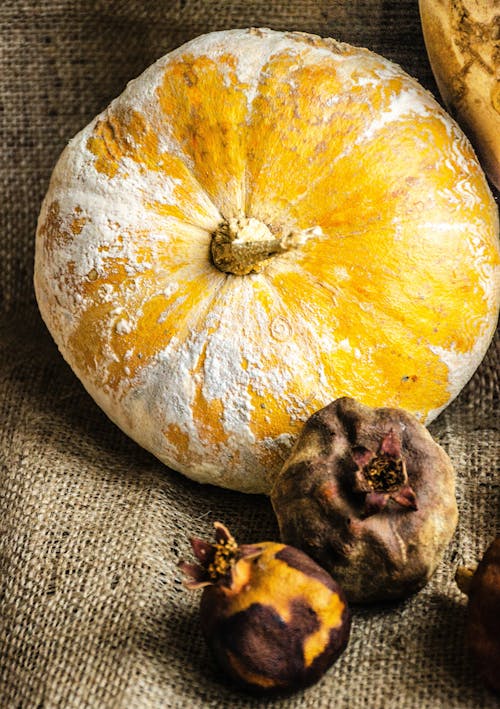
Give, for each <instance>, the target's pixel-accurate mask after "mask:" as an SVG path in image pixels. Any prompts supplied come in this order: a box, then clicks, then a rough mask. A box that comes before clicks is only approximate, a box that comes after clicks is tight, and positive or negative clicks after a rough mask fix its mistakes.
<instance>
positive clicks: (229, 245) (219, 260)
mask: <svg viewBox="0 0 500 709" xmlns="http://www.w3.org/2000/svg"><path fill="white" fill-rule="evenodd" d="M319 233H321V230H320V229H319V228H318V227H314V228H313V229H307V230H305V231H303V232H300V233H290V234H287V235H286V236H281V237H280V238H276V236H275V235H274V234H273V233H272V231H271V230H270V229H269V227H268V226H266V225H265V224H264V222H261V221H259V219H254V218H253V217H250V218H247V217H235V218H234V219H230V220H229V221H227V220H225V221H223V222H222V223H221V224H219V226H218V227H217V229H216V230H215V231H214V233H213V234H212V241H211V245H210V253H211V256H212V262H213V263H214V265H215V266H216V267H217V268H218V269H219V271H222V272H223V273H232V274H233V275H235V276H245V275H246V274H248V273H252V271H258V270H259V265H260V262H261V261H265V260H266V259H268V258H269V257H270V256H273V255H274V254H280V253H284V252H285V251H288V250H289V249H292V248H296V247H297V246H300V245H301V244H303V243H305V241H306V240H307V239H308V238H309V237H310V236H311V235H316V236H317V235H318V234H319Z"/></svg>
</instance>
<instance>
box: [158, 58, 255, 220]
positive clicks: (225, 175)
mask: <svg viewBox="0 0 500 709" xmlns="http://www.w3.org/2000/svg"><path fill="white" fill-rule="evenodd" d="M235 61H236V60H235V58H234V56H232V55H231V54H221V55H220V56H218V57H217V61H215V60H214V59H211V58H209V57H207V56H193V55H189V54H184V55H183V56H182V57H181V58H180V59H179V60H176V61H172V62H169V64H168V65H167V66H166V68H165V72H164V76H163V82H162V84H161V86H160V87H159V89H158V100H159V104H160V107H161V109H162V111H163V114H164V115H165V116H168V117H170V116H173V115H174V116H175V117H176V119H175V122H173V123H172V126H171V128H172V132H173V135H174V137H175V139H176V141H177V142H178V143H179V144H180V145H181V146H182V148H183V150H184V152H185V154H186V155H187V157H188V159H189V160H190V161H191V162H192V172H193V175H194V177H195V178H196V180H197V181H198V182H199V183H200V184H201V185H202V187H203V189H204V190H205V191H206V192H207V194H208V195H209V197H210V198H211V200H212V201H213V203H214V204H215V205H216V206H217V207H218V208H219V210H220V211H221V212H222V213H223V214H224V216H225V217H226V218H228V217H231V216H234V215H236V214H237V213H238V205H240V204H241V199H242V197H241V194H242V190H243V189H244V172H245V141H244V135H245V130H244V126H245V122H246V118H247V100H246V95H245V88H246V87H245V85H243V84H241V83H239V82H238V80H237V77H236V72H235Z"/></svg>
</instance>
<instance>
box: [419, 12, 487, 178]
mask: <svg viewBox="0 0 500 709" xmlns="http://www.w3.org/2000/svg"><path fill="white" fill-rule="evenodd" d="M419 9H420V18H421V21H422V30H423V34H424V39H425V46H426V48H427V54H428V55H429V61H430V64H431V67H432V70H433V72H434V77H435V79H436V83H437V85H438V88H439V92H440V94H441V96H442V97H443V100H444V102H445V104H446V106H447V107H448V109H449V111H450V112H451V114H452V115H453V116H455V117H456V119H457V121H458V123H459V124H460V125H461V126H462V128H463V130H464V131H465V133H466V134H467V136H468V137H469V138H470V139H471V141H472V143H473V145H474V147H475V148H476V150H477V152H478V155H479V158H480V160H481V165H482V166H483V167H484V169H485V171H486V173H487V175H488V176H489V178H490V180H491V182H492V183H493V184H494V185H495V187H496V188H497V189H498V190H500V44H499V41H498V40H499V27H500V2H499V1H498V0H490V1H489V2H488V0H482V1H478V0H458V1H457V0H419Z"/></svg>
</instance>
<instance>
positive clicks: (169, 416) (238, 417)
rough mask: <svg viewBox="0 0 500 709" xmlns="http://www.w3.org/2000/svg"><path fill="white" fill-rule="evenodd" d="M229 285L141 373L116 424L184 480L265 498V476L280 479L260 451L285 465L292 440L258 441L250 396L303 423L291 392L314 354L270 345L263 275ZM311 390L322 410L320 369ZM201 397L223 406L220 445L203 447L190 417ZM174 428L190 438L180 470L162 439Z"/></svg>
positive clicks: (289, 343)
mask: <svg viewBox="0 0 500 709" xmlns="http://www.w3.org/2000/svg"><path fill="white" fill-rule="evenodd" d="M227 278H228V281H229V282H230V285H231V287H230V288H228V287H227V286H228V283H226V292H225V293H224V294H223V295H222V296H221V297H220V298H219V300H218V301H217V302H216V303H215V304H212V306H211V309H210V311H209V312H208V313H207V315H206V317H205V318H204V319H203V322H200V323H199V324H198V325H197V326H196V327H195V328H193V329H192V331H191V334H190V336H189V337H188V338H187V339H186V340H185V341H180V340H178V339H177V338H173V339H172V341H171V342H170V343H169V345H168V346H167V347H166V348H164V349H163V350H162V351H161V352H159V354H158V355H157V358H156V359H155V361H154V362H153V363H151V364H150V365H148V366H147V367H145V368H144V370H143V371H142V373H141V375H140V377H139V378H138V379H137V381H136V382H135V385H134V389H133V390H132V391H131V392H130V393H129V394H127V395H126V396H125V398H124V399H123V400H122V402H121V406H122V408H123V410H124V411H125V412H126V415H125V418H123V416H122V415H121V414H120V412H119V411H118V412H117V414H116V418H117V419H118V421H119V424H120V425H122V427H126V428H128V429H129V430H130V427H131V431H132V435H133V437H134V439H135V440H138V441H140V443H141V444H142V445H143V446H144V447H145V448H148V449H149V450H152V451H154V452H155V455H157V456H158V457H159V458H161V459H162V460H164V462H166V463H167V464H168V465H170V466H172V467H175V468H176V469H179V470H181V471H182V472H183V473H184V474H186V475H188V476H189V477H192V478H194V479H196V480H198V481H200V482H211V483H216V484H219V485H223V486H227V487H235V488H237V489H240V490H247V491H250V492H262V491H265V490H268V489H269V477H270V474H271V475H272V474H275V473H276V472H277V471H276V470H272V471H269V470H267V469H266V468H265V467H264V466H263V464H262V462H261V457H262V454H263V451H267V452H269V451H272V452H273V454H274V457H275V458H276V459H277V460H278V461H280V460H281V461H282V460H283V459H284V457H285V456H286V452H287V451H288V449H289V447H290V446H291V444H292V442H293V436H292V435H291V434H283V433H279V434H277V435H276V436H275V437H273V436H266V437H265V438H264V439H263V440H260V441H259V440H257V439H256V436H255V434H254V432H253V430H252V423H253V420H254V416H255V412H254V406H253V404H252V397H251V392H252V391H253V392H255V393H256V394H258V395H261V396H262V397H263V398H264V400H265V399H266V398H267V397H268V396H269V395H270V394H272V396H273V398H275V399H276V400H277V401H278V402H279V403H280V405H281V406H282V407H283V408H284V409H285V410H286V411H287V412H288V415H289V417H290V420H292V421H293V420H305V419H306V418H308V416H309V415H310V414H311V413H312V411H311V409H310V408H308V406H307V404H306V403H305V402H304V401H303V400H302V399H301V398H300V397H297V396H296V395H295V394H294V393H293V391H289V389H290V382H291V380H292V377H293V376H294V375H295V374H296V373H297V371H301V372H304V376H307V373H308V372H310V369H311V365H310V362H308V361H307V358H308V357H310V352H311V350H310V348H307V347H306V348H304V347H303V346H302V344H303V341H302V340H300V341H297V340H295V339H294V338H292V337H290V338H289V339H287V340H286V341H279V340H278V341H277V340H276V339H275V338H273V335H272V323H273V321H274V319H275V318H274V317H270V316H269V313H268V312H266V310H265V309H264V308H263V307H262V306H260V305H259V304H258V302H257V301H256V299H255V293H254V284H256V283H258V284H260V285H262V279H261V277H260V276H252V277H249V278H244V279H242V278H239V277H233V276H229V277H227ZM235 308H238V315H237V320H236V321H235ZM283 310H284V312H286V310H285V309H283ZM313 344H314V343H313V341H312V340H311V346H312V345H313ZM318 359H319V357H318ZM270 362H275V364H274V365H271V364H270ZM200 363H202V366H201V368H200ZM313 384H314V389H315V393H316V394H317V395H319V396H320V397H321V400H322V401H324V402H325V403H327V402H328V401H329V400H330V399H331V398H332V392H331V391H330V390H329V389H328V386H327V382H326V381H325V378H324V374H323V376H322V368H321V367H317V371H316V373H315V377H314V382H313ZM200 391H201V394H202V396H203V398H204V399H205V401H207V402H212V401H217V402H220V403H221V405H222V415H221V420H220V422H219V423H220V424H221V425H222V427H223V429H224V433H225V441H224V442H221V443H220V444H218V445H216V444H210V443H208V442H207V439H206V436H205V435H204V426H205V423H204V422H203V421H200V420H196V419H195V418H194V410H195V400H196V397H197V396H198V392H200ZM127 422H128V423H127ZM207 425H208V426H210V423H209V422H207ZM171 426H175V427H176V429H178V430H180V431H181V432H182V433H183V434H185V436H187V437H188V440H189V443H188V446H189V452H190V456H191V458H192V462H191V463H189V464H185V463H183V461H182V455H181V454H180V452H179V451H177V450H175V447H174V445H173V444H172V442H171V440H169V437H168V435H167V436H166V437H165V435H164V434H163V432H167V431H168V430H169V427H171Z"/></svg>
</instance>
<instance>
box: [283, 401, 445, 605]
mask: <svg viewBox="0 0 500 709" xmlns="http://www.w3.org/2000/svg"><path fill="white" fill-rule="evenodd" d="M271 500H272V504H273V507H274V510H275V513H276V516H277V518H278V522H279V526H280V531H281V536H282V539H283V541H285V542H286V543H288V544H293V545H294V546H296V547H299V548H301V549H303V550H304V551H305V552H306V553H307V554H309V555H310V556H311V557H313V558H314V559H316V561H317V562H318V563H319V564H321V566H323V567H324V568H325V569H327V570H328V571H329V572H330V573H331V574H332V575H333V576H334V577H335V578H336V579H337V580H338V582H339V583H340V584H341V586H342V587H343V589H344V591H345V593H346V595H347V598H348V599H349V601H352V602H366V601H379V600H389V599H396V598H401V597H404V596H406V595H409V594H411V593H413V592H415V591H417V590H419V589H420V588H421V587H422V586H424V584H425V583H426V582H427V581H428V579H429V578H430V576H431V575H432V573H433V572H434V570H435V568H436V566H437V564H438V563H439V561H440V559H441V557H442V554H443V552H444V549H445V548H446V546H447V545H448V543H449V541H450V539H451V537H452V535H453V532H454V530H455V527H456V523H457V516H458V513H457V505H456V500H455V476H454V471H453V467H452V465H451V462H450V459H449V458H448V456H447V455H446V453H445V452H444V450H443V449H442V448H441V447H440V446H439V445H438V444H437V443H436V442H435V441H434V440H433V439H432V437H431V435H430V434H429V432H428V431H427V429H426V428H425V427H424V426H423V425H422V424H420V423H419V422H418V421H417V419H416V418H415V417H414V416H412V415H411V414H409V413H407V412H406V411H403V410H402V409H390V408H378V409H373V408H370V407H368V406H364V405H362V404H360V403H358V402H357V401H355V400H354V399H351V398H347V397H344V398H341V399H337V400H336V401H334V402H332V403H331V404H329V405H328V406H326V407H325V408H323V409H321V410H320V411H317V412H316V413H315V414H313V416H311V418H310V419H309V420H308V421H307V422H306V424H305V426H304V428H303V430H302V433H301V435H300V436H299V438H298V440H297V442H296V444H295V447H294V448H293V450H292V453H291V455H290V457H289V458H288V460H287V461H286V462H285V464H284V466H283V468H282V470H281V472H280V474H279V476H278V479H277V481H276V483H275V485H274V488H273V490H272V493H271Z"/></svg>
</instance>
